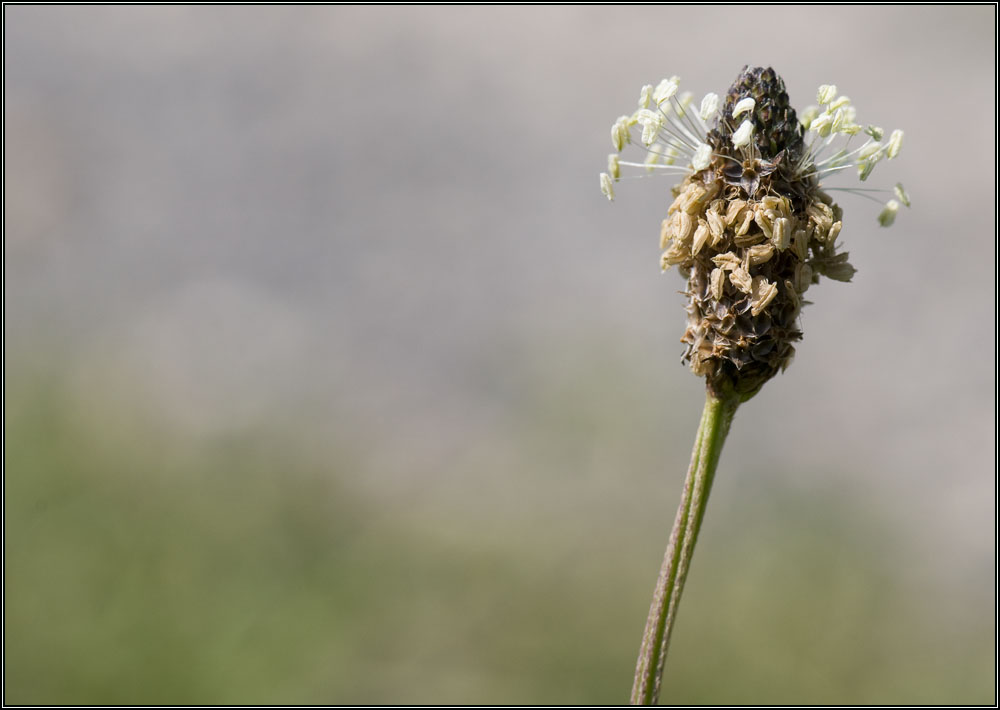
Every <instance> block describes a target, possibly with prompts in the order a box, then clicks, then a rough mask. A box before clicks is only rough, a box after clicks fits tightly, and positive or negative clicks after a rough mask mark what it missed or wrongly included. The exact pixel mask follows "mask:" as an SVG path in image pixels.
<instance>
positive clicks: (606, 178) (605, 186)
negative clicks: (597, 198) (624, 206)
mask: <svg viewBox="0 0 1000 710" xmlns="http://www.w3.org/2000/svg"><path fill="white" fill-rule="evenodd" d="M601 194H603V195H604V196H605V197H607V198H608V200H609V201H610V200H613V199H615V185H614V183H613V182H611V176H610V175H608V174H607V173H601Z"/></svg>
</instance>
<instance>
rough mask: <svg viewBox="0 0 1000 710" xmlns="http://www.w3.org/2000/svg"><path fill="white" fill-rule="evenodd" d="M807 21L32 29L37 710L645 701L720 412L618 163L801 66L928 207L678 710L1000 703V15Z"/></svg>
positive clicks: (833, 306)
mask: <svg viewBox="0 0 1000 710" xmlns="http://www.w3.org/2000/svg"><path fill="white" fill-rule="evenodd" d="M778 12H779V9H777V8H764V9H745V10H744V9H741V8H732V7H729V8H704V9H703V8H656V9H646V8H630V9H626V10H622V9H614V10H612V9H592V8H569V9H564V8H554V7H550V8H543V9H529V8H514V9H504V8H460V9H445V8H400V7H381V8H343V7H311V8H292V9H287V8H277V7H270V8H265V7H252V8H219V7H215V8H194V7H175V8H170V7H131V8H112V7H104V8H71V7H48V8H45V7H5V9H4V16H5V25H4V45H5V46H4V59H5V66H6V70H5V87H4V98H5V131H6V145H5V148H6V151H5V165H4V169H5V215H4V218H5V237H4V282H5V284H4V328H5V330H4V335H5V351H4V357H5V360H4V368H5V369H4V374H5V388H4V465H5V472H4V517H5V520H4V536H5V542H4V674H5V681H4V700H5V702H7V703H11V704H44V703H55V704H76V703H80V704H85V703H95V704H96V703H110V704H139V703H143V704H167V703H178V704H197V703H336V704H348V703H423V704H433V703H473V704H482V703H523V704H530V703H558V704H568V703H582V704H588V703H619V702H623V701H625V700H626V699H627V697H628V692H629V689H630V687H631V675H632V671H633V668H634V663H635V655H636V653H637V650H638V643H639V638H640V635H641V632H642V628H643V623H644V621H645V615H646V612H647V609H648V604H649V596H650V594H651V592H652V587H653V582H654V580H655V578H656V573H657V571H658V567H659V564H660V560H661V557H662V554H663V548H664V547H665V544H666V538H667V534H668V532H669V527H670V524H671V522H672V519H673V514H674V509H675V507H676V504H677V500H678V497H679V494H680V483H681V480H682V478H683V474H684V469H685V467H686V463H687V459H688V457H689V453H690V446H691V442H692V439H693V435H694V431H695V428H696V426H697V421H698V418H699V415H700V410H701V403H702V385H701V383H700V382H699V381H698V380H697V379H696V378H694V377H693V376H691V375H690V374H689V373H688V372H686V370H685V369H684V367H683V366H682V365H681V364H680V363H679V355H680V352H681V348H680V346H679V344H678V343H677V339H678V338H679V337H680V334H681V330H682V322H683V315H682V310H681V304H682V298H681V296H679V295H678V294H677V293H676V292H677V291H678V290H679V289H680V288H682V282H681V280H680V279H679V278H678V277H677V276H676V275H675V274H668V275H667V276H665V277H662V278H661V277H659V275H658V271H659V268H658V264H659V260H658V251H657V249H656V246H657V240H656V237H657V233H658V225H659V220H660V219H661V218H662V212H663V210H664V209H665V206H666V204H667V203H668V202H667V198H665V194H666V188H667V187H668V186H669V183H664V182H658V181H656V180H649V181H637V182H635V183H631V184H629V185H626V186H623V187H622V188H621V189H620V190H619V198H618V199H617V200H616V202H615V204H614V205H610V206H609V205H608V204H607V202H606V200H604V198H603V197H601V195H600V193H599V191H598V185H597V183H598V181H597V173H598V172H600V171H601V170H602V169H604V156H605V155H606V153H607V152H608V151H609V150H610V143H609V140H608V135H607V134H608V128H609V126H610V124H611V122H612V121H613V120H614V118H615V117H616V116H618V115H620V114H621V113H625V112H628V111H630V110H631V108H630V107H631V106H633V105H634V101H635V98H636V96H637V94H638V89H639V87H640V86H641V85H642V84H644V83H650V82H654V83H655V81H656V80H658V79H659V78H661V77H662V76H669V75H671V74H675V73H676V74H680V75H681V77H682V79H683V80H684V84H682V87H684V88H689V89H691V90H692V91H695V92H696V93H699V94H700V93H703V92H707V91H710V90H712V91H717V92H721V91H723V90H725V88H726V87H727V86H728V83H729V82H730V81H731V80H732V78H733V77H735V75H736V73H737V72H738V71H739V69H740V67H741V66H742V65H743V64H745V63H759V64H772V65H773V66H774V67H775V69H777V70H778V71H779V73H781V74H782V75H783V76H784V78H785V80H786V82H787V84H788V87H789V93H790V95H791V99H792V102H793V104H794V105H796V106H804V105H806V104H808V103H811V102H812V101H813V96H812V94H813V92H814V91H815V87H816V86H817V85H818V84H820V83H830V82H833V83H837V84H838V85H839V86H840V88H841V90H842V91H843V92H844V93H846V94H848V95H850V96H851V98H852V99H853V100H854V102H855V103H856V104H857V105H858V107H859V120H860V121H863V122H864V121H870V122H875V123H880V124H882V125H884V126H885V127H886V128H887V129H892V128H895V127H897V126H899V127H902V128H904V129H906V131H907V138H906V144H905V145H904V150H903V153H902V154H901V157H900V159H899V160H898V161H894V162H893V163H892V164H891V165H890V166H887V167H891V168H892V169H893V170H894V171H896V172H892V171H888V170H887V171H886V173H885V177H883V178H882V179H883V180H884V184H886V185H891V184H892V182H895V181H896V180H897V179H899V180H902V181H903V182H904V183H905V184H906V186H907V189H908V190H909V192H910V193H911V195H912V196H913V199H914V208H913V209H912V210H910V211H906V212H903V213H901V214H900V217H899V219H898V220H897V224H896V226H895V227H894V228H893V229H892V230H889V231H881V230H879V229H878V228H877V225H876V222H875V214H876V212H877V210H878V208H877V206H875V205H873V204H870V203H868V202H866V201H864V200H860V199H859V200H853V199H851V198H849V197H848V198H845V199H843V200H841V204H842V206H843V207H844V210H845V215H847V217H846V218H845V227H844V231H843V233H842V237H841V238H842V239H843V240H844V241H845V243H847V244H848V245H849V247H850V250H851V252H852V259H851V260H852V262H853V263H854V264H855V265H856V266H858V268H859V273H858V275H857V277H856V278H855V282H854V283H852V284H851V285H850V286H843V285H841V284H823V285H821V286H819V287H817V288H816V293H815V295H812V291H810V294H811V297H812V298H813V300H814V301H815V304H814V305H811V306H809V308H807V309H806V311H805V312H804V315H803V328H804V330H805V334H806V335H805V340H804V341H803V343H802V346H801V347H800V348H799V350H798V356H797V359H796V362H795V363H794V365H793V366H792V367H791V368H790V369H789V371H788V372H787V373H785V374H784V375H782V376H780V377H779V378H777V379H776V380H775V381H773V382H771V383H769V384H768V386H767V387H766V388H765V389H764V391H763V392H762V393H761V394H760V395H759V396H758V397H757V398H755V399H754V400H753V401H751V402H750V403H748V404H747V405H745V406H744V407H743V408H742V409H741V411H740V412H739V413H738V414H737V418H736V421H735V423H734V426H733V433H732V435H731V437H730V440H729V442H728V443H727V446H726V449H725V451H724V452H723V456H722V461H721V464H720V469H719V474H718V477H717V479H716V484H715V489H714V491H713V494H712V495H713V497H712V500H711V502H710V504H709V509H708V513H707V517H706V525H705V528H704V529H703V532H702V536H701V539H700V542H699V549H698V553H697V555H696V557H695V561H694V565H693V568H692V573H691V577H690V578H689V582H688V585H687V589H686V591H685V599H684V604H683V606H682V610H681V615H680V620H679V622H678V627H677V630H676V633H675V635H674V638H673V642H672V651H671V657H670V661H669V663H668V669H667V673H666V679H665V686H664V691H663V694H662V696H661V701H662V702H664V703H732V704H742V703H761V704H763V703H784V704H793V703H803V704H817V703H829V704H837V703H846V704H851V703H857V704H868V703H887V704H904V703H914V704H937V703H940V704H991V703H994V702H995V665H996V653H995V652H996V646H995V641H996V615H995V608H996V566H995V559H996V545H995V540H996V537H995V529H996V528H995V521H996V507H995V498H996V484H995V474H994V471H995V465H996V458H995V451H996V419H995V385H996V377H995V364H996V349H995V338H996V329H995V323H996V310H995V304H996V291H995V271H994V269H995V262H996V246H995V229H996V225H995V218H994V215H995V212H994V209H993V206H994V205H995V192H996V174H995V165H994V157H995V152H996V150H995V149H996V142H995V135H996V133H995V127H996V123H995V122H996V115H995V102H996V93H995V87H996V75H995V35H994V29H995V12H996V10H995V8H993V7H987V6H981V7H961V8H944V7H939V8H929V7H919V8H917V7H881V8H875V9H869V8H834V7H815V8H793V9H787V10H786V9H781V10H780V13H781V14H782V17H781V18H780V22H778V20H776V19H775V18H773V17H771V16H770V15H769V14H773V13H778ZM719 14H723V15H725V16H727V18H728V20H727V22H725V23H723V25H724V26H720V24H719V22H718V21H717V16H718V15H719ZM776 23H778V24H776ZM778 27H780V28H781V31H778V29H776V28H778ZM931 35H933V36H934V37H935V42H934V43H932V44H931V45H930V46H928V44H927V43H925V42H922V41H918V39H919V38H921V37H926V36H931ZM818 38H826V39H825V40H824V42H825V43H826V44H829V46H830V49H829V50H825V49H821V48H819V47H817V44H818ZM819 44H823V43H819ZM706 47H708V48H710V50H711V51H706ZM890 173H891V174H890ZM877 174H878V173H877V172H876V176H877ZM873 179H874V178H873ZM626 188H627V189H626ZM848 220H851V221H850V222H848Z"/></svg>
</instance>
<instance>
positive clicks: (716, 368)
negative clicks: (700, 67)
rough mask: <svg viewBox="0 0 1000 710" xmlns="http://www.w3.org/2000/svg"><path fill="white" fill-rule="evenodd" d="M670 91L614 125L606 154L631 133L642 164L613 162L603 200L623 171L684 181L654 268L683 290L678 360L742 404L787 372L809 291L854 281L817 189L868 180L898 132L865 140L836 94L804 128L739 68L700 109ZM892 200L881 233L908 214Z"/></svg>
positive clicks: (665, 86)
mask: <svg viewBox="0 0 1000 710" xmlns="http://www.w3.org/2000/svg"><path fill="white" fill-rule="evenodd" d="M679 86H680V79H679V78H678V77H676V76H675V77H672V78H670V79H664V80H663V81H661V82H660V83H659V84H658V85H657V86H656V88H655V89H653V87H652V85H651V84H650V85H646V86H644V87H643V89H642V91H641V92H640V98H639V109H638V110H637V111H636V112H635V113H634V114H633V115H632V116H622V117H620V118H619V119H618V120H617V121H616V122H615V124H614V126H613V127H612V130H611V136H612V143H613V144H614V146H615V149H616V150H617V151H618V152H619V153H620V152H621V150H622V149H623V148H624V146H625V145H626V144H628V143H633V140H632V134H631V129H632V128H633V127H638V129H639V130H640V132H641V136H640V138H641V144H642V146H643V148H642V149H643V150H645V151H646V153H647V157H646V158H645V160H644V161H643V162H641V163H640V162H626V161H623V160H618V159H617V156H616V155H612V156H611V157H610V158H609V162H608V171H609V172H608V173H602V174H601V191H602V192H603V193H604V194H605V195H606V196H607V197H608V198H609V199H613V198H614V182H617V181H618V180H619V179H620V177H621V175H620V172H619V171H620V168H621V167H637V168H644V169H645V170H646V171H648V172H651V173H657V172H659V173H661V174H670V173H674V174H677V175H678V176H679V177H680V178H681V181H680V183H679V184H677V185H675V186H674V187H673V188H672V192H673V197H674V200H673V203H672V204H671V205H670V207H669V209H668V210H667V217H666V219H664V220H663V225H662V229H661V232H660V248H661V250H662V252H663V253H662V255H661V257H660V264H661V267H662V269H663V270H664V271H666V270H668V269H670V268H671V267H673V266H676V267H678V269H679V270H680V272H681V273H682V274H683V275H684V276H685V277H686V278H687V289H686V291H685V293H686V294H687V297H688V304H687V309H686V310H687V314H688V324H687V329H686V330H685V332H684V335H683V336H682V337H681V342H682V343H684V344H685V346H686V347H685V351H684V355H683V359H684V361H686V362H687V363H689V365H690V367H691V369H692V370H693V371H694V372H695V373H696V374H698V375H701V376H704V377H705V379H706V382H707V384H708V387H709V389H711V390H712V391H713V392H715V393H716V394H722V393H735V394H737V395H739V396H741V397H742V398H744V399H747V398H749V397H752V396H753V395H754V394H755V393H756V392H757V391H759V390H760V388H761V387H762V386H763V384H764V383H765V382H767V380H769V379H771V378H772V377H773V376H774V375H775V374H777V373H778V372H780V371H782V370H784V369H785V368H786V367H788V365H789V363H790V362H791V360H792V356H793V355H794V352H795V348H794V345H793V343H795V342H796V341H797V340H799V339H801V337H802V332H801V330H800V328H799V314H800V312H801V309H802V306H803V304H804V303H805V301H804V300H803V294H804V293H805V292H806V290H808V289H809V287H810V286H812V285H813V284H816V283H818V282H819V280H820V277H824V276H825V277H826V278H828V279H832V280H835V281H850V280H851V278H852V277H853V275H854V273H855V269H854V267H853V266H851V264H850V263H849V262H848V254H847V252H844V251H840V250H839V244H838V241H837V240H838V237H839V236H840V232H841V229H842V227H843V220H842V217H843V211H842V210H841V209H840V207H839V206H838V205H836V204H835V203H834V201H833V199H832V198H831V197H830V195H829V192H831V191H834V190H836V189H838V188H831V187H827V186H825V185H823V184H821V181H822V180H824V179H825V178H826V177H827V176H831V175H836V174H837V173H840V172H844V171H847V170H848V169H850V168H855V169H856V171H857V175H858V177H859V178H860V179H861V180H862V181H864V180H867V178H868V177H869V176H870V175H871V174H872V172H873V170H874V169H875V166H876V165H877V164H878V163H879V162H880V161H881V160H882V159H883V158H886V159H888V160H891V159H893V158H895V157H896V156H897V155H898V154H899V152H900V146H901V145H902V140H903V132H902V131H900V130H895V131H893V132H892V133H891V134H890V136H889V138H888V140H887V141H886V142H885V143H882V138H883V131H882V129H881V128H879V127H877V126H873V125H869V126H867V128H864V129H863V128H862V126H861V125H860V124H858V123H857V121H856V114H857V111H856V109H855V108H854V106H853V105H852V103H851V100H850V99H849V98H848V97H847V96H838V95H837V87H836V86H833V85H832V84H827V85H823V86H821V87H820V88H819V90H818V91H817V94H816V100H817V102H818V103H819V104H820V106H819V107H816V106H810V107H808V108H806V109H805V110H804V111H803V112H802V115H801V120H800V118H799V117H798V116H797V115H796V112H795V110H794V109H793V108H792V107H791V105H790V102H789V99H788V94H787V93H786V91H785V85H784V82H783V81H782V80H781V77H779V76H778V75H777V74H776V73H775V72H774V70H773V69H770V68H767V69H763V68H759V67H758V68H749V67H744V68H743V70H742V71H741V72H740V74H739V76H738V77H737V78H736V81H734V82H733V84H732V86H730V87H729V90H728V91H727V92H726V95H725V98H724V99H722V100H720V98H719V96H717V95H716V94H713V93H709V94H707V95H706V96H705V98H704V99H703V100H702V102H701V104H700V108H699V110H698V111H693V110H689V107H690V105H691V104H692V102H693V95H692V94H690V93H689V92H685V93H683V94H681V95H680V97H677V93H678V90H679ZM710 121H711V122H712V124H711V125H708V122H710ZM862 133H863V135H861V136H860V137H858V136H859V134H862ZM855 140H858V141H861V144H860V145H857V144H855V145H853V146H852V142H854V141H855ZM838 141H839V142H841V143H842V145H840V146H839V147H838V146H836V145H835V143H837V142H838ZM678 159H679V160H678ZM678 163H679V164H678ZM839 189H842V190H844V191H847V192H853V193H857V194H860V195H862V196H865V197H870V195H869V194H868V193H870V192H880V190H867V189H865V190H862V189H860V188H839ZM886 192H888V191H886ZM892 192H893V193H894V195H895V199H890V200H889V201H888V202H887V203H886V204H885V207H884V208H883V210H882V212H881V213H880V214H879V215H878V221H879V224H881V225H882V226H885V227H888V226H890V225H891V224H892V223H893V221H894V220H895V219H896V215H897V213H898V211H899V208H900V205H901V204H902V205H905V206H906V207H909V206H910V198H909V195H907V194H906V192H905V190H904V189H903V186H902V185H900V184H898V183H897V185H896V187H895V188H894V190H892Z"/></svg>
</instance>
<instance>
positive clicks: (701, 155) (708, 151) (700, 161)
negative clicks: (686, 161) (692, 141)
mask: <svg viewBox="0 0 1000 710" xmlns="http://www.w3.org/2000/svg"><path fill="white" fill-rule="evenodd" d="M711 163H712V146H710V145H708V144H706V143H702V144H701V145H700V146H698V150H696V151H695V152H694V158H692V160H691V167H693V168H694V169H695V170H704V169H705V168H707V167H708V166H709V165H710V164H711Z"/></svg>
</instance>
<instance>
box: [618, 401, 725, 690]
mask: <svg viewBox="0 0 1000 710" xmlns="http://www.w3.org/2000/svg"><path fill="white" fill-rule="evenodd" d="M739 403H740V400H739V398H737V397H735V396H729V397H725V396H724V397H717V396H715V395H713V394H712V392H711V391H709V392H708V393H707V396H706V398H705V410H704V411H703V412H702V415H701V424H700V425H699V426H698V434H697V435H696V437H695V442H694V450H693V451H692V452H691V465H690V467H689V468H688V472H687V476H686V477H685V479H684V491H683V493H682V494H681V503H680V506H678V508H677V517H676V518H675V520H674V528H673V530H672V531H671V533H670V543H669V544H668V545H667V553H666V555H664V557H663V567H661V568H660V577H659V579H657V581H656V589H655V590H654V591H653V603H652V604H651V605H650V607H649V618H648V619H647V620H646V631H645V633H643V635H642V646H641V647H640V649H639V661H638V663H636V667H635V684H634V685H633V686H632V701H631V702H632V704H633V705H655V704H656V701H657V698H658V697H659V695H660V681H661V679H662V677H663V664H664V662H665V661H666V658H667V647H668V646H669V645H670V634H671V632H672V631H673V627H674V622H675V621H676V619H677V607H678V605H679V604H680V601H681V592H683V591H684V580H685V579H686V578H687V573H688V568H689V567H690V565H691V556H692V554H694V545H695V542H697V540H698V531H699V530H700V529H701V521H702V519H703V518H704V516H705V505H706V504H707V503H708V494H709V492H710V491H711V490H712V479H713V478H715V468H716V466H717V465H718V463H719V454H721V453H722V445H723V443H725V441H726V434H728V433H729V425H730V423H731V422H732V421H733V414H734V413H735V412H736V407H737V406H739Z"/></svg>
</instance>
